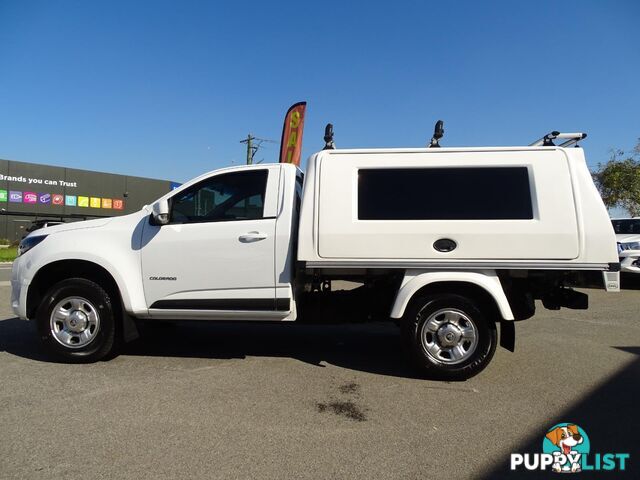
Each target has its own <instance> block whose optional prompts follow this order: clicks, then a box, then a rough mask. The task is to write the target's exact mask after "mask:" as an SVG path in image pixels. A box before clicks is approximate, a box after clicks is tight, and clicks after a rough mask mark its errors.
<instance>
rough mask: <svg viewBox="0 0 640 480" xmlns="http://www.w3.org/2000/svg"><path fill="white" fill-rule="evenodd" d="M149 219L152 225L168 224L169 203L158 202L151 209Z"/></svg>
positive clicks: (164, 201)
mask: <svg viewBox="0 0 640 480" xmlns="http://www.w3.org/2000/svg"><path fill="white" fill-rule="evenodd" d="M151 219H152V222H153V224H154V225H166V224H168V223H169V201H168V200H166V199H164V200H158V201H157V202H156V203H154V204H153V206H152V207H151Z"/></svg>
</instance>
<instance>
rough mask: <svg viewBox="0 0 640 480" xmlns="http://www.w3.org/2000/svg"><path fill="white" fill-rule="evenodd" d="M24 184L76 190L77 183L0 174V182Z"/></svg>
mask: <svg viewBox="0 0 640 480" xmlns="http://www.w3.org/2000/svg"><path fill="white" fill-rule="evenodd" d="M2 180H4V181H6V182H15V183H26V184H27V185H49V186H52V187H72V188H77V187H78V182H67V181H65V180H53V179H50V178H33V177H25V176H24V175H18V176H11V175H4V174H2V173H0V181H2Z"/></svg>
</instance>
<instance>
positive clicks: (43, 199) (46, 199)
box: [38, 193, 51, 205]
mask: <svg viewBox="0 0 640 480" xmlns="http://www.w3.org/2000/svg"><path fill="white" fill-rule="evenodd" d="M38 202H39V203H43V204H45V205H49V204H50V203H51V194H50V193H39V194H38Z"/></svg>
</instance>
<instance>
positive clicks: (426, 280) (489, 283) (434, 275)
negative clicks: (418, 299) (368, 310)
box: [391, 270, 514, 320]
mask: <svg viewBox="0 0 640 480" xmlns="http://www.w3.org/2000/svg"><path fill="white" fill-rule="evenodd" d="M438 282H461V283H471V284H473V285H477V286H479V287H481V288H483V289H484V290H486V291H487V292H488V293H489V294H490V295H491V296H492V297H493V299H494V300H495V302H496V304H497V306H498V309H499V310H500V314H501V315H502V318H503V319H504V320H513V319H514V317H513V312H512V311H511V307H510V306H509V301H508V300H507V297H506V295H505V294H504V290H503V289H502V285H501V284H500V279H499V278H498V276H497V275H496V272H495V271H494V270H480V271H477V272H465V271H444V272H442V271H439V272H434V271H425V270H407V271H406V272H405V275H404V278H403V280H402V285H401V286H400V290H399V291H398V295H397V296H396V300H395V302H394V304H393V308H392V309H391V318H402V316H403V315H404V311H405V309H406V308H407V305H408V304H409V301H410V300H411V298H412V297H413V295H414V294H415V293H416V292H417V291H418V290H420V289H421V288H422V287H425V286H427V285H430V284H434V283H438Z"/></svg>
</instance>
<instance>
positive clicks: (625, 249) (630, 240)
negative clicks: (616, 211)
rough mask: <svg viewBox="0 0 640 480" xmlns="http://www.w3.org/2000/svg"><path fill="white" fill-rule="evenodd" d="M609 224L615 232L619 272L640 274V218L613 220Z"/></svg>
mask: <svg viewBox="0 0 640 480" xmlns="http://www.w3.org/2000/svg"><path fill="white" fill-rule="evenodd" d="M611 223H612V225H613V230H614V231H615V232H616V242H617V243H618V256H619V259H620V271H622V272H627V273H640V217H635V218H614V219H613V220H611Z"/></svg>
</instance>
